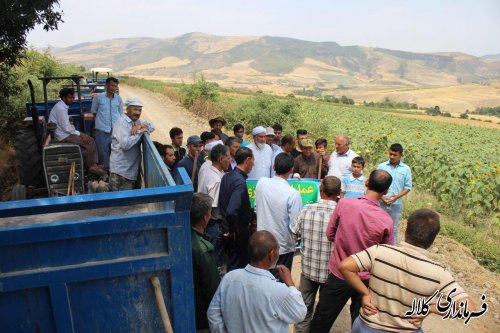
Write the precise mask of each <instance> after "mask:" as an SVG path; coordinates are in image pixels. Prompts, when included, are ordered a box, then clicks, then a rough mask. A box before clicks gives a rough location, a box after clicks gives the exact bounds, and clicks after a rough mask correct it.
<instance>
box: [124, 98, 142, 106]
mask: <svg viewBox="0 0 500 333" xmlns="http://www.w3.org/2000/svg"><path fill="white" fill-rule="evenodd" d="M125 105H126V106H131V105H133V106H143V105H142V101H141V100H140V99H139V97H134V98H128V99H127V100H126V101H125Z"/></svg>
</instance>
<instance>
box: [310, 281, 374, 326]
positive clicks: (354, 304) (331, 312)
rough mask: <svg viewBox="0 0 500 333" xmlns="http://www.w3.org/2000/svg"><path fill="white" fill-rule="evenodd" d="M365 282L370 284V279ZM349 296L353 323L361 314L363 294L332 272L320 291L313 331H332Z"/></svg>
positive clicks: (312, 324)
mask: <svg viewBox="0 0 500 333" xmlns="http://www.w3.org/2000/svg"><path fill="white" fill-rule="evenodd" d="M363 283H364V284H365V285H367V286H368V280H364V281H363ZM349 298H350V299H351V306H350V308H349V310H350V311H351V323H353V322H354V320H355V319H356V317H358V315H359V310H360V308H361V295H360V294H358V292H357V291H356V290H354V289H353V288H351V287H350V286H349V285H348V284H347V282H345V281H344V280H341V279H339V278H337V277H336V276H334V275H333V274H332V273H330V274H329V275H328V279H327V280H326V282H325V285H324V287H323V288H322V289H321V290H320V293H319V303H318V306H317V307H316V312H315V313H314V317H313V320H312V322H311V332H314V333H321V332H324V333H328V332H330V329H331V328H332V325H333V323H334V322H335V320H336V319H337V317H338V315H339V314H340V312H341V311H342V309H343V308H344V305H345V304H346V303H347V300H348V299H349Z"/></svg>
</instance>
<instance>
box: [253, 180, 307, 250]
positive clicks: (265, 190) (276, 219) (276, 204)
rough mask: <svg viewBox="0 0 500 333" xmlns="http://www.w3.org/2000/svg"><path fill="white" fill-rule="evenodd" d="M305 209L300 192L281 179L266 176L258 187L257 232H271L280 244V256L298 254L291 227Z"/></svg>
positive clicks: (256, 193) (256, 198)
mask: <svg viewBox="0 0 500 333" xmlns="http://www.w3.org/2000/svg"><path fill="white" fill-rule="evenodd" d="M301 209H302V197H301V196H300V194H299V191H297V190H296V189H294V188H293V187H291V186H290V184H288V182H287V181H286V180H284V179H283V178H280V177H277V176H276V177H273V178H266V177H263V178H261V179H260V180H259V181H258V182H257V186H256V187H255V212H256V214H257V230H267V231H269V232H272V233H273V235H274V236H275V237H276V238H277V239H278V243H279V244H280V255H281V254H286V253H290V252H295V236H294V234H293V232H292V227H293V225H294V224H295V219H296V218H297V216H298V215H299V213H300V210H301Z"/></svg>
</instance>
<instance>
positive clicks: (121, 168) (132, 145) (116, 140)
mask: <svg viewBox="0 0 500 333" xmlns="http://www.w3.org/2000/svg"><path fill="white" fill-rule="evenodd" d="M139 124H144V125H146V126H147V127H148V129H147V130H146V132H149V133H151V132H153V131H154V126H153V125H152V124H151V123H149V122H147V121H141V120H137V121H135V122H133V121H132V119H130V118H129V117H128V116H127V115H126V114H122V115H121V117H120V119H118V121H117V122H116V124H115V125H116V126H115V128H114V129H113V134H112V135H111V156H110V158H109V171H110V172H113V173H116V174H118V175H120V176H122V177H125V178H127V179H129V180H137V174H138V172H139V163H140V160H141V147H140V144H139V141H140V140H141V139H142V135H143V134H144V133H145V132H144V131H143V132H138V133H136V134H135V135H131V134H130V131H131V130H132V127H133V126H134V125H139Z"/></svg>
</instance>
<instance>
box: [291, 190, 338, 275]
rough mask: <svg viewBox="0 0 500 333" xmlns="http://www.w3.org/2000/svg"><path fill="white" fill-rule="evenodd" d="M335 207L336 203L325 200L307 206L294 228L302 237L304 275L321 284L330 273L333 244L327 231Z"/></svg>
mask: <svg viewBox="0 0 500 333" xmlns="http://www.w3.org/2000/svg"><path fill="white" fill-rule="evenodd" d="M335 206H337V203H336V202H335V201H333V200H323V199H319V201H318V203H315V204H309V205H305V206H304V208H303V209H302V211H301V212H300V214H299V216H298V217H297V219H296V221H295V225H294V226H293V232H294V233H296V234H298V233H300V234H301V235H302V248H301V253H302V274H304V276H305V277H306V278H308V279H309V280H312V281H315V282H319V283H324V282H325V281H326V278H327V277H328V274H329V273H330V270H329V268H328V261H329V260H330V257H331V255H332V249H333V243H332V242H330V241H329V240H328V239H327V238H326V234H325V230H326V227H327V226H328V222H330V218H331V216H332V214H333V211H334V210H335Z"/></svg>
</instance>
